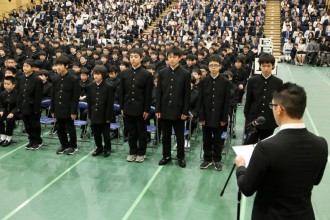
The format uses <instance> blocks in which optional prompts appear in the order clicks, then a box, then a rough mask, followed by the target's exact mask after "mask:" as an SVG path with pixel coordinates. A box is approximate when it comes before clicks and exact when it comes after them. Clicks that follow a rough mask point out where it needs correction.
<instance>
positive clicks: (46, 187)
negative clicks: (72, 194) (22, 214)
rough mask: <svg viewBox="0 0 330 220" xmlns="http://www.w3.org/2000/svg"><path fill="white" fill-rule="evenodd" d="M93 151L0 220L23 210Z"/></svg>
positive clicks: (4, 219)
mask: <svg viewBox="0 0 330 220" xmlns="http://www.w3.org/2000/svg"><path fill="white" fill-rule="evenodd" d="M93 152H94V150H92V151H91V152H89V153H88V154H87V155H85V156H84V157H82V158H81V159H80V160H78V161H77V162H76V163H74V164H73V165H71V166H70V167H69V168H68V169H66V170H65V171H64V172H62V173H61V174H60V175H58V176H57V177H56V178H55V179H53V180H52V181H51V182H49V183H48V184H47V185H46V186H44V187H43V188H42V189H40V190H39V191H38V192H36V193H35V194H34V195H33V196H31V197H30V198H28V199H27V200H25V201H24V202H23V203H22V204H21V205H19V206H18V207H17V208H16V209H14V210H13V211H11V212H10V213H9V214H8V215H6V216H5V217H4V218H3V219H2V220H7V219H9V218H10V217H12V216H13V215H15V214H16V213H17V212H19V211H20V210H21V209H22V208H24V207H25V206H26V205H28V204H29V203H30V202H31V201H32V200H34V199H35V198H36V197H38V196H39V195H40V194H42V193H43V192H44V191H45V190H47V189H48V188H49V187H51V186H52V185H53V184H54V183H56V182H57V181H58V180H59V179H61V178H62V177H63V176H64V175H65V174H67V173H68V172H70V171H71V170H72V169H73V168H75V167H76V166H77V165H78V164H79V163H81V162H82V161H83V160H85V159H86V158H87V157H88V156H90V155H91V154H92V153H93Z"/></svg>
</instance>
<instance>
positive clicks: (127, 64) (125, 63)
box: [119, 61, 129, 68]
mask: <svg viewBox="0 0 330 220" xmlns="http://www.w3.org/2000/svg"><path fill="white" fill-rule="evenodd" d="M120 65H123V66H125V67H126V68H128V67H129V62H127V61H121V62H120V63H119V66H120Z"/></svg>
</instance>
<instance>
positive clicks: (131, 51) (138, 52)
mask: <svg viewBox="0 0 330 220" xmlns="http://www.w3.org/2000/svg"><path fill="white" fill-rule="evenodd" d="M133 53H135V54H138V55H139V56H140V57H141V58H142V50H141V49H139V48H132V49H131V50H130V51H129V55H131V54H133Z"/></svg>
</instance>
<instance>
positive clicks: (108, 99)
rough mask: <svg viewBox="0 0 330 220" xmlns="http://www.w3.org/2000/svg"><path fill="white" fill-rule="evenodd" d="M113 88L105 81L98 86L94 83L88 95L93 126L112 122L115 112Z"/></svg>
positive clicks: (89, 113)
mask: <svg viewBox="0 0 330 220" xmlns="http://www.w3.org/2000/svg"><path fill="white" fill-rule="evenodd" d="M113 97H114V95H113V88H112V87H111V86H110V85H109V84H108V83H106V82H105V81H104V80H103V81H102V82H101V83H100V84H99V85H97V84H96V83H95V82H94V83H92V84H91V85H90V87H89V89H88V93H87V98H86V100H87V103H88V117H89V119H90V120H91V122H92V124H105V123H106V121H111V117H112V112H113V102H114V101H113V100H114V98H113Z"/></svg>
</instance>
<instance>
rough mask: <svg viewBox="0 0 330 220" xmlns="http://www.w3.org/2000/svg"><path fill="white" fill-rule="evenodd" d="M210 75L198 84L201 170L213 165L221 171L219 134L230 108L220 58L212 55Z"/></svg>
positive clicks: (227, 81)
mask: <svg viewBox="0 0 330 220" xmlns="http://www.w3.org/2000/svg"><path fill="white" fill-rule="evenodd" d="M209 68H210V72H211V74H209V75H207V76H206V77H205V78H203V79H202V80H201V82H200V85H199V88H200V91H199V93H200V114H199V121H200V123H201V125H202V126H203V151H204V161H203V163H202V164H201V165H200V168H201V169H206V168H208V167H209V166H210V165H212V164H214V167H215V169H216V170H219V171H220V170H222V164H221V163H220V161H221V151H222V147H223V146H222V144H221V134H222V132H223V131H224V130H225V125H226V124H227V120H228V113H229V106H230V88H231V86H230V82H229V80H227V79H226V78H225V77H222V76H220V69H221V57H220V56H219V55H212V56H210V58H209Z"/></svg>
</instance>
